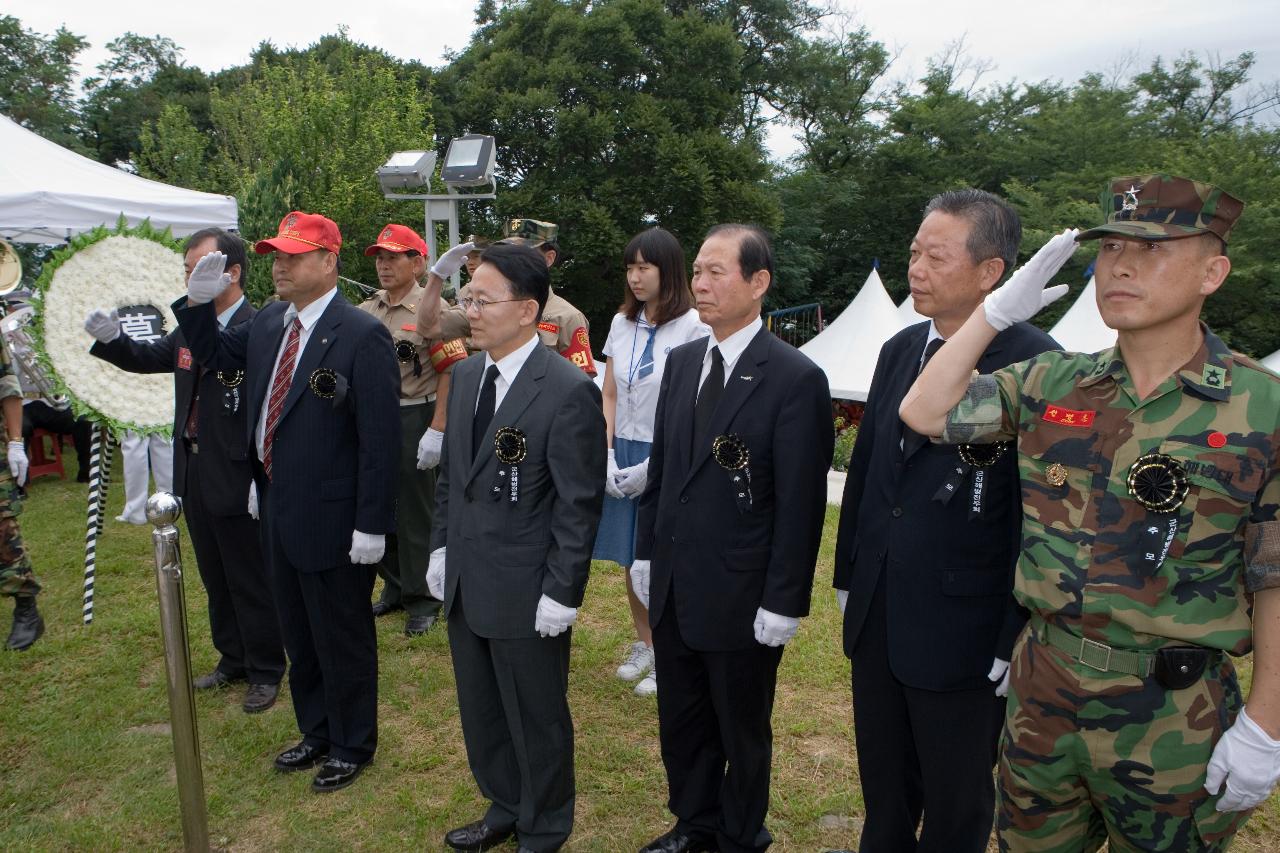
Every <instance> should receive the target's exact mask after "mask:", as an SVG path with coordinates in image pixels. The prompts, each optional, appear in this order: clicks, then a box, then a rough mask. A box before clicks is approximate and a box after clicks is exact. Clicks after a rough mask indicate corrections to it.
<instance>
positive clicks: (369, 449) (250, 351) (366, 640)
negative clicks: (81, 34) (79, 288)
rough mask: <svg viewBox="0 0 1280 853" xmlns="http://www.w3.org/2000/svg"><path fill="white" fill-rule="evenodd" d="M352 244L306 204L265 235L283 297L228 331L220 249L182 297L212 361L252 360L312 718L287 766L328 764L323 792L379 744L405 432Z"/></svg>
mask: <svg viewBox="0 0 1280 853" xmlns="http://www.w3.org/2000/svg"><path fill="white" fill-rule="evenodd" d="M341 246H342V236H341V234H339V232H338V226H337V225H336V224H334V223H333V221H332V220H329V219H327V218H325V217H323V216H319V215H317V214H312V213H303V212H301V211H294V212H292V213H290V214H288V215H286V216H285V217H284V219H283V220H281V222H280V229H279V234H278V235H277V236H276V237H274V238H272V239H269V240H260V241H259V242H258V243H257V244H256V245H255V246H254V250H255V251H256V252H258V253H259V254H267V253H268V252H274V253H275V258H274V260H273V263H272V271H271V272H272V278H273V280H274V281H275V286H276V293H277V294H278V295H279V297H280V300H279V301H278V302H273V303H272V304H270V305H268V306H266V307H265V308H263V309H262V310H261V311H259V312H258V313H257V315H255V316H254V318H253V319H252V320H251V321H250V322H248V323H243V324H241V325H239V326H234V327H232V328H229V329H225V330H221V331H219V329H218V325H217V320H216V319H215V315H214V308H213V305H212V300H213V299H215V298H216V297H217V295H218V294H219V293H220V292H221V291H222V290H223V289H225V287H226V285H227V282H228V280H229V277H228V275H227V274H226V273H224V272H223V266H224V264H225V262H226V259H225V257H223V256H222V255H221V253H219V252H214V253H212V254H210V255H206V256H205V257H203V258H201V259H200V261H199V263H197V264H196V267H195V269H194V270H193V271H192V273H191V276H190V277H189V279H188V282H187V297H186V298H185V300H179V301H178V303H177V304H176V305H175V309H176V313H177V315H178V323H179V324H180V325H181V327H182V331H183V333H184V334H185V335H186V336H187V340H188V341H189V342H190V344H191V351H192V353H193V354H194V355H195V357H196V358H197V359H199V361H200V362H201V363H202V364H207V365H210V366H211V367H213V368H216V369H219V370H239V369H243V370H244V371H245V382H244V386H243V387H244V405H246V406H247V407H248V413H247V418H246V421H247V423H246V426H247V432H246V439H247V441H248V442H249V443H250V446H251V447H252V448H253V450H254V452H253V457H252V466H253V475H254V483H255V485H254V490H255V492H256V494H254V496H253V497H254V501H255V502H256V503H258V504H260V506H261V516H262V541H263V553H264V554H265V555H266V558H267V569H268V574H269V576H270V578H271V583H272V590H273V592H274V594H275V600H276V609H277V611H278V612H279V616H280V624H281V629H282V631H283V634H284V645H285V650H286V651H287V652H288V653H289V660H290V663H291V664H292V668H291V669H290V672H289V689H290V693H291V694H292V696H293V707H294V714H295V715H296V716H297V719H298V728H299V729H301V731H302V741H301V742H300V743H299V744H297V745H296V746H294V747H292V748H290V749H287V750H285V751H284V752H282V753H280V755H278V756H277V757H276V760H275V766H276V768H277V769H279V770H282V771H286V772H288V771H296V770H303V769H307V768H311V767H314V766H315V765H317V764H321V767H320V770H319V771H318V772H317V773H316V775H315V777H314V779H313V780H312V788H313V789H314V790H316V791H333V790H337V789H339V788H343V787H346V786H347V785H349V784H351V783H352V782H353V781H355V779H356V777H357V776H358V775H359V774H360V772H361V771H362V770H363V769H364V768H365V766H366V765H368V763H369V762H370V761H372V760H373V753H374V749H375V747H376V746H377V735H378V723H377V720H378V715H377V708H378V644H377V636H376V635H375V633H374V627H373V613H372V612H371V611H370V609H369V597H370V595H371V594H372V593H373V580H374V564H375V563H377V561H378V560H379V559H380V558H381V557H382V554H383V551H384V549H385V547H386V534H388V533H391V532H393V531H394V525H395V516H394V507H393V505H392V504H393V497H394V495H395V493H396V474H397V465H398V450H397V448H398V447H399V442H400V406H399V403H398V402H397V400H398V397H399V390H398V387H397V386H398V383H399V376H400V370H399V366H398V365H397V363H396V355H395V349H394V348H393V347H392V344H391V335H390V334H389V333H388V332H387V329H386V327H385V326H384V325H382V323H380V322H378V320H377V319H376V318H374V317H372V316H370V315H369V314H367V313H366V312H364V311H361V310H360V309H359V308H356V307H355V306H354V305H352V304H351V303H349V302H347V301H346V300H345V299H343V298H342V295H341V294H339V293H338V291H337V284H338V250H339V249H340V248H341ZM184 301H185V305H184V304H183V302H184Z"/></svg>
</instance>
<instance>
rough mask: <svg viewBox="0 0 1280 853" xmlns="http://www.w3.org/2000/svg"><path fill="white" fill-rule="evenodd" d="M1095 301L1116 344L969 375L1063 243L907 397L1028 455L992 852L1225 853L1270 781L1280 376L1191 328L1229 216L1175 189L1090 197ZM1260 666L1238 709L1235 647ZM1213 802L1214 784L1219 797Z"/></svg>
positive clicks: (1277, 761) (1219, 206)
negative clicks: (1096, 204)
mask: <svg viewBox="0 0 1280 853" xmlns="http://www.w3.org/2000/svg"><path fill="white" fill-rule="evenodd" d="M1103 209H1104V214H1105V216H1106V222H1105V223H1104V224H1103V225H1101V226H1099V227H1097V228H1094V229H1092V230H1089V231H1086V232H1085V233H1083V234H1081V235H1079V239H1095V238H1101V240H1100V248H1099V255H1098V261H1097V268H1096V281H1097V297H1098V306H1099V310H1100V311H1101V313H1102V316H1103V319H1104V320H1105V321H1106V322H1107V325H1109V326H1111V327H1112V328H1114V329H1116V330H1117V331H1118V342H1117V345H1116V346H1115V347H1114V348H1112V349H1110V350H1105V351H1103V352H1101V353H1096V354H1092V355H1084V354H1076V353H1047V354H1045V355H1042V356H1039V357H1037V358H1035V359H1032V360H1030V361H1026V362H1022V363H1019V364H1015V365H1013V366H1011V367H1008V368H1004V369H1002V370H998V371H996V372H995V373H993V374H990V375H986V376H976V377H974V376H972V375H971V369H972V367H973V365H974V364H975V362H976V359H977V353H979V352H981V350H982V348H983V347H984V346H985V343H984V342H985V341H989V340H990V339H991V338H992V337H993V336H994V335H995V334H996V331H997V330H999V329H1001V328H1003V327H1004V326H1005V325H1006V324H1008V323H1010V322H1014V321H1017V320H1025V319H1027V318H1029V317H1031V316H1032V315H1033V314H1035V313H1036V312H1037V311H1038V310H1039V309H1040V308H1041V307H1043V305H1047V304H1048V303H1049V302H1051V301H1053V300H1054V299H1056V298H1057V297H1058V296H1061V295H1062V292H1065V290H1066V288H1065V286H1059V287H1056V288H1049V289H1047V290H1046V289H1045V287H1044V285H1045V284H1046V283H1047V282H1048V280H1049V279H1050V278H1051V277H1052V275H1053V274H1054V273H1055V272H1056V271H1057V269H1058V268H1059V267H1060V266H1061V265H1062V264H1063V263H1064V262H1065V261H1066V259H1067V258H1068V257H1070V255H1071V252H1072V250H1073V249H1074V246H1075V239H1076V236H1075V234H1074V232H1071V231H1067V232H1065V233H1064V234H1062V235H1059V236H1058V237H1055V238H1054V239H1053V240H1051V241H1050V242H1049V244H1048V245H1046V246H1045V247H1044V249H1042V250H1041V251H1040V252H1039V253H1037V255H1036V256H1035V257H1034V258H1032V260H1031V261H1030V262H1029V263H1028V264H1027V265H1026V266H1025V267H1024V268H1023V269H1022V270H1021V271H1019V273H1018V274H1016V275H1015V276H1014V278H1013V279H1011V280H1010V281H1009V283H1008V284H1006V285H1005V286H1004V287H1003V288H1000V289H999V290H997V291H995V292H994V293H993V294H992V295H990V296H988V297H987V299H986V302H985V303H984V306H983V309H982V310H979V311H976V312H975V313H974V314H973V316H972V317H971V318H970V319H969V320H968V321H967V322H966V324H965V326H964V327H963V328H962V329H961V330H960V332H958V333H957V334H956V335H955V336H954V337H953V338H952V339H951V340H950V341H949V342H948V343H947V344H946V345H945V346H944V347H943V349H942V350H941V351H940V352H939V354H938V357H936V358H935V359H934V360H933V361H932V362H931V363H930V366H929V367H928V368H927V369H926V370H925V372H924V373H923V374H922V375H921V377H920V378H919V380H917V382H916V385H915V386H914V387H913V388H912V390H911V391H910V392H909V393H908V395H907V397H906V398H905V399H904V401H903V404H902V409H901V413H902V418H903V420H904V421H905V422H906V423H908V424H909V425H910V426H912V427H913V428H914V429H916V430H918V431H920V432H922V433H924V434H927V435H935V436H940V437H941V439H942V440H943V441H947V442H962V441H964V442H990V441H1003V440H1014V439H1016V440H1017V442H1018V463H1019V470H1020V475H1021V478H1022V494H1023V507H1024V521H1023V544H1022V547H1023V552H1022V556H1021V558H1020V560H1019V564H1018V573H1017V578H1016V585H1015V594H1016V596H1017V598H1018V600H1019V602H1020V603H1021V604H1022V605H1023V606H1025V607H1026V608H1028V609H1029V610H1030V611H1031V621H1030V624H1029V626H1028V629H1027V630H1026V631H1025V632H1024V633H1023V635H1022V637H1021V638H1020V640H1019V643H1018V645H1017V647H1016V648H1015V650H1014V660H1013V663H1012V670H1011V671H1012V679H1011V683H1010V688H1009V704H1008V709H1007V714H1006V718H1005V730H1004V741H1003V746H1004V754H1003V755H1002V757H1001V761H1000V808H999V812H1000V813H999V819H998V820H999V823H998V827H999V835H1000V846H1001V849H1003V850H1034V851H1079V850H1095V849H1097V848H1098V847H1100V846H1101V845H1102V843H1103V842H1104V841H1109V843H1110V849H1111V850H1113V851H1121V850H1125V851H1127V850H1178V851H1185V850H1222V849H1225V848H1226V847H1227V846H1228V845H1229V844H1230V841H1231V839H1232V837H1233V836H1234V834H1235V832H1236V830H1238V829H1239V827H1240V826H1241V825H1242V824H1243V823H1244V821H1245V820H1246V819H1247V817H1248V815H1249V810H1250V809H1252V808H1253V807H1255V806H1257V805H1258V804H1259V803H1261V802H1262V801H1263V800H1265V799H1266V797H1267V796H1268V795H1269V794H1270V792H1271V790H1272V788H1273V787H1274V785H1275V783H1276V781H1277V777H1280V458H1278V457H1277V448H1280V378H1277V377H1276V375H1275V374H1273V373H1270V372H1269V371H1267V370H1265V369H1264V368H1262V367H1260V366H1259V365H1258V364H1257V363H1256V362H1254V361H1253V360H1251V359H1249V358H1246V357H1244V356H1241V355H1237V354H1235V353H1232V352H1231V351H1230V350H1228V349H1227V347H1226V346H1225V345H1224V344H1223V343H1222V341H1221V340H1220V339H1219V338H1218V337H1217V336H1216V335H1214V334H1213V333H1212V332H1211V331H1209V329H1208V328H1207V327H1206V326H1204V325H1203V324H1202V323H1200V322H1199V314H1200V309H1201V307H1202V306H1203V303H1204V299H1205V297H1207V296H1208V295H1209V294H1211V293H1213V292H1214V291H1215V290H1217V289H1218V287H1220V286H1221V285H1222V282H1223V281H1224V280H1225V278H1226V276H1227V273H1228V272H1229V270H1230V261H1229V260H1228V259H1227V257H1226V254H1225V253H1226V241H1227V238H1228V237H1229V235H1230V231H1231V227H1232V225H1233V224H1234V223H1235V220H1236V219H1237V218H1238V216H1239V215H1240V213H1241V211H1242V209H1243V205H1242V204H1241V203H1240V202H1239V201H1238V200H1236V199H1234V198H1232V197H1231V196H1230V195H1228V194H1226V193H1225V192H1223V191H1222V190H1220V189H1218V188H1216V187H1213V186H1210V185H1208V184H1203V183H1198V182H1195V181H1190V180H1187V179H1185V178H1175V177H1172V176H1168V175H1141V176H1134V177H1125V178H1119V179H1116V180H1115V181H1113V182H1112V184H1111V187H1110V190H1109V191H1108V192H1106V193H1104V196H1103ZM1251 649H1252V650H1253V651H1254V678H1253V688H1252V692H1251V694H1250V697H1249V701H1248V704H1247V706H1242V704H1241V695H1240V689H1239V686H1238V685H1237V683H1236V677H1235V671H1234V669H1233V667H1232V664H1231V661H1230V656H1239V655H1243V654H1246V653H1248V652H1249V651H1250V650H1251ZM1224 780H1225V782H1226V790H1225V791H1222V783H1223V782H1224Z"/></svg>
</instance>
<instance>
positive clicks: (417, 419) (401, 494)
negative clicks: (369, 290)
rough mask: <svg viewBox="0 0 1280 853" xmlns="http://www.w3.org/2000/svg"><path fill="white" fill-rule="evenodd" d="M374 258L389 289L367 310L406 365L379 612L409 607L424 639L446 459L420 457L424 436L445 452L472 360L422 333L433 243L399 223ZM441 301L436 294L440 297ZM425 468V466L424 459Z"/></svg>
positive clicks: (386, 231) (432, 608) (454, 345)
mask: <svg viewBox="0 0 1280 853" xmlns="http://www.w3.org/2000/svg"><path fill="white" fill-rule="evenodd" d="M364 253H365V255H367V256H372V257H374V258H375V263H376V265H377V269H378V283H379V284H381V285H382V288H383V289H382V290H379V291H378V292H377V293H376V294H374V295H373V296H372V297H370V298H369V299H367V300H365V302H364V303H362V304H361V305H360V307H361V308H362V309H363V310H365V311H368V312H369V313H370V314H372V315H373V316H375V317H377V318H378V319H379V320H381V321H382V324H383V325H385V326H386V327H387V331H389V332H390V333H391V340H392V342H393V343H394V344H395V347H396V358H397V359H398V360H399V362H400V480H399V487H398V491H397V494H396V532H395V533H393V534H391V535H390V536H388V537H387V549H386V552H385V553H384V554H383V555H382V559H381V560H380V561H379V562H378V574H379V575H381V576H382V581H383V585H382V596H381V598H380V599H379V600H378V602H377V603H375V604H374V605H373V615H374V616H383V615H385V614H387V613H390V612H392V611H393V610H400V609H403V610H404V611H405V612H406V613H407V614H408V618H407V619H406V620H405V625H404V633H405V635H406V636H409V637H417V636H421V635H422V634H425V633H426V632H427V631H428V630H430V628H431V626H432V625H433V624H435V621H436V616H437V614H438V613H439V612H440V604H441V602H440V601H439V600H438V599H435V598H432V597H431V593H430V592H428V591H427V558H428V556H430V551H431V549H430V547H429V546H430V544H431V542H430V538H431V508H432V506H433V505H434V503H435V491H436V476H435V471H434V470H433V469H434V468H435V466H436V464H437V463H438V462H439V455H438V454H437V455H436V456H435V458H434V459H432V458H430V457H428V458H427V459H424V460H419V438H420V437H422V440H423V441H426V440H427V438H428V437H430V442H429V443H431V444H434V445H435V446H436V448H437V450H438V449H439V445H440V442H441V441H442V440H443V438H444V428H445V411H446V408H447V405H446V400H447V399H448V396H449V369H450V368H451V367H452V366H453V365H454V364H456V363H457V362H459V361H462V359H464V358H466V357H467V352H466V349H465V348H464V347H463V345H462V341H460V340H449V341H439V340H435V339H431V338H425V337H423V336H422V335H420V334H418V329H417V314H418V303H419V301H420V300H422V299H423V298H424V296H423V288H422V285H421V284H419V283H418V281H419V280H420V279H421V278H422V274H423V272H424V271H425V267H426V262H427V244H426V242H425V241H424V240H423V239H422V238H421V237H420V236H418V234H417V232H415V231H414V230H413V229H412V228H408V227H406V226H404V225H396V224H394V223H392V224H389V225H387V226H386V227H385V228H383V229H382V231H381V232H379V234H378V240H377V242H376V243H374V244H373V245H372V246H369V247H368V248H367V249H365V250H364ZM439 298H440V297H439V296H437V297H436V299H437V300H439ZM420 461H421V462H422V463H423V464H421V465H420V464H418V463H419V462H420Z"/></svg>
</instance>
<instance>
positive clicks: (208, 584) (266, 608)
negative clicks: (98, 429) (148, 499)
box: [179, 439, 284, 684]
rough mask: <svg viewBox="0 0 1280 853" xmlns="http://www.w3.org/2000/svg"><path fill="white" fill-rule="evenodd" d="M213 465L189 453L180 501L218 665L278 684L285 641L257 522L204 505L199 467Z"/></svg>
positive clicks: (215, 460) (246, 515) (257, 680)
mask: <svg viewBox="0 0 1280 853" xmlns="http://www.w3.org/2000/svg"><path fill="white" fill-rule="evenodd" d="M181 440H182V439H179V441H181ZM218 464H224V463H221V462H220V460H219V459H218V458H217V457H213V456H207V455H206V456H201V455H200V454H199V453H190V452H188V454H187V480H186V494H185V495H183V499H182V509H183V515H185V516H186V519H187V530H188V531H189V532H190V533H191V548H192V550H193V551H194V552H195V555H196V566H197V568H199V570H200V580H201V581H203V582H204V589H205V592H206V594H207V595H208V597H209V630H210V633H211V634H212V635H213V647H214V648H215V649H217V650H218V652H219V654H221V656H222V658H221V660H219V661H218V669H219V670H220V671H221V672H224V673H226V674H227V675H229V676H231V677H233V678H238V677H240V676H244V677H245V678H247V679H248V681H249V683H250V684H279V683H280V679H281V678H282V677H284V645H283V643H282V642H281V640H280V619H279V617H278V616H277V615H276V606H275V601H274V600H273V599H272V596H271V584H270V582H269V580H268V578H267V570H266V566H265V565H264V564H263V560H262V544H261V541H260V539H259V536H258V522H256V521H254V520H253V518H252V517H251V516H250V515H249V513H248V511H247V509H246V511H245V512H243V513H241V514H239V515H231V516H219V515H213V514H212V513H210V512H209V509H208V507H207V506H206V504H205V497H204V488H203V487H202V485H201V479H202V478H201V469H202V468H203V467H204V466H206V465H218ZM245 491H246V496H247V494H248V490H247V489H246V490H245Z"/></svg>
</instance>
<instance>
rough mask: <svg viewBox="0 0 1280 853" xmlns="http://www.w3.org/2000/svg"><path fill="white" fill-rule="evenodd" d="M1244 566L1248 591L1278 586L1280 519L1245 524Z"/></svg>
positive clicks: (1279, 575)
mask: <svg viewBox="0 0 1280 853" xmlns="http://www.w3.org/2000/svg"><path fill="white" fill-rule="evenodd" d="M1244 566H1245V575H1244V584H1245V588H1246V589H1248V590H1249V592H1258V591H1260V590H1264V589H1272V588H1274V587H1280V521H1264V522H1262V523H1257V522H1253V523H1250V524H1247V525H1245V528H1244Z"/></svg>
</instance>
